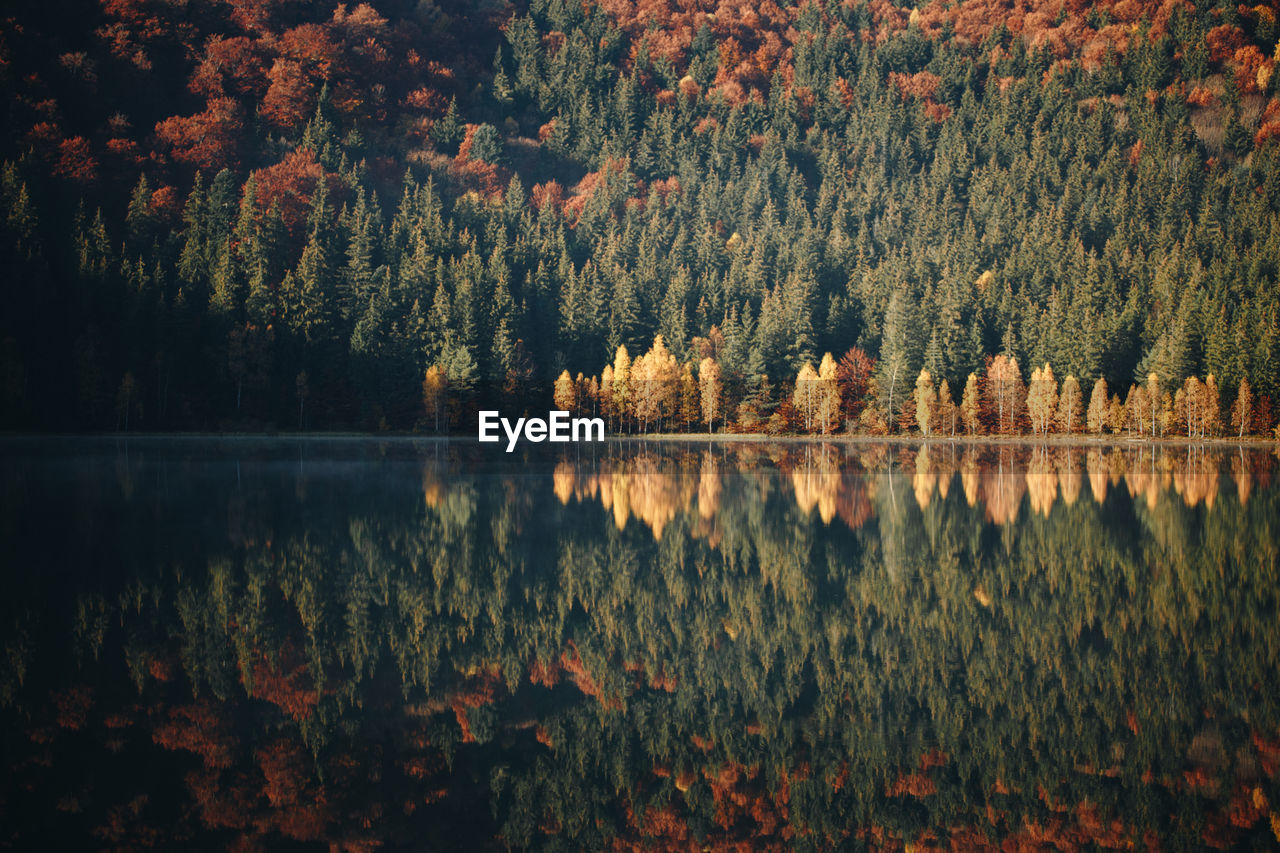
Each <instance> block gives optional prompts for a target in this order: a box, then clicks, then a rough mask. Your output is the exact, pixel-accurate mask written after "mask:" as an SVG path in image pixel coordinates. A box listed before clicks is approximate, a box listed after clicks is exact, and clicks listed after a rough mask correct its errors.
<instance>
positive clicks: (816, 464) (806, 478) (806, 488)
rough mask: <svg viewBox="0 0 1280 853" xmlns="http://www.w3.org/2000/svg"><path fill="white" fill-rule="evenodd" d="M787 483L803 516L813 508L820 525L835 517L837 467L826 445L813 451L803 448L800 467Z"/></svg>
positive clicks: (838, 486)
mask: <svg viewBox="0 0 1280 853" xmlns="http://www.w3.org/2000/svg"><path fill="white" fill-rule="evenodd" d="M791 484H792V487H793V488H794V490H795V498H796V505H797V506H799V507H800V511H801V512H803V513H805V514H806V515H807V514H809V513H810V512H813V508H814V507H817V508H818V515H819V517H821V518H822V523H823V524H830V523H831V519H833V518H835V516H836V502H837V500H838V499H839V495H840V473H839V464H838V463H837V462H836V461H835V454H834V453H833V452H832V450H831V448H830V446H829V445H826V444H824V445H822V446H821V448H819V449H818V451H816V452H810V448H808V447H806V448H805V453H804V458H803V460H802V462H801V464H799V465H797V466H796V467H795V468H793V469H792V471H791Z"/></svg>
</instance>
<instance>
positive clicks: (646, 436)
mask: <svg viewBox="0 0 1280 853" xmlns="http://www.w3.org/2000/svg"><path fill="white" fill-rule="evenodd" d="M77 439H80V440H101V439H114V440H117V441H120V440H123V441H129V440H131V439H166V440H182V441H187V440H193V441H194V440H202V441H210V440H321V441H323V440H356V441H367V440H376V441H442V442H457V443H472V444H475V443H478V441H477V438H476V436H474V435H472V434H470V433H465V434H453V435H427V434H423V433H412V432H359V431H335V432H324V431H314V430H312V431H306V432H252V431H250V432H128V433H123V432H84V433H80V432H51V433H39V432H30V433H24V432H15V433H0V442H3V441H65V440H77ZM647 441H653V442H662V443H668V444H716V443H719V444H845V445H886V444H894V445H904V446H919V445H930V446H934V445H936V446H945V445H959V446H984V445H1009V446H1018V447H1084V448H1088V447H1215V448H1229V447H1239V448H1247V449H1250V450H1269V449H1273V448H1274V449H1276V450H1277V451H1280V439H1274V438H1263V437H1261V436H1246V437H1244V438H1232V437H1226V436H1217V437H1214V438H1203V439H1191V438H1187V437H1185V436H1169V437H1163V438H1150V437H1137V436H1092V435H1088V436H1086V435H1052V436H1047V437H1045V438H1036V437H1032V436H1025V435H1019V436H998V435H956V436H950V435H948V436H928V437H926V436H923V435H856V434H854V435H851V434H847V433H841V434H834V435H827V436H822V435H794V434H792V435H768V434H767V433H736V432H725V433H706V432H703V433H672V432H662V433H637V434H634V435H626V434H618V433H610V434H607V435H606V436H605V437H604V441H603V442H599V441H595V442H590V441H584V442H580V443H581V444H601V443H626V442H647Z"/></svg>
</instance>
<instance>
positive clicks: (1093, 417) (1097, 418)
mask: <svg viewBox="0 0 1280 853" xmlns="http://www.w3.org/2000/svg"><path fill="white" fill-rule="evenodd" d="M1110 406H1111V397H1110V393H1109V392H1108V391H1107V380H1106V379H1104V378H1102V377H1101V376H1099V377H1098V379H1097V380H1096V381H1095V382H1094V383H1093V391H1092V393H1090V395H1089V409H1088V412H1087V413H1086V414H1085V426H1086V428H1087V429H1088V430H1089V432H1091V433H1093V434H1094V435H1101V434H1102V431H1103V430H1104V429H1106V428H1107V421H1108V418H1109V417H1110V413H1111V409H1110Z"/></svg>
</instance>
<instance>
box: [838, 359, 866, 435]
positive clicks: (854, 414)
mask: <svg viewBox="0 0 1280 853" xmlns="http://www.w3.org/2000/svg"><path fill="white" fill-rule="evenodd" d="M874 372H875V360H874V359H873V358H871V357H870V356H869V355H867V354H866V353H865V352H863V351H862V350H861V349H859V348H858V347H853V348H851V349H850V350H849V351H848V352H846V353H845V354H844V355H843V356H841V357H840V361H839V363H837V364H836V385H837V390H838V391H839V394H840V403H841V409H842V411H843V413H844V418H845V420H847V421H849V422H851V423H857V421H858V418H859V416H860V415H861V414H862V410H863V408H864V407H865V406H866V400H867V394H868V392H869V391H870V389H871V377H872V374H873V373H874Z"/></svg>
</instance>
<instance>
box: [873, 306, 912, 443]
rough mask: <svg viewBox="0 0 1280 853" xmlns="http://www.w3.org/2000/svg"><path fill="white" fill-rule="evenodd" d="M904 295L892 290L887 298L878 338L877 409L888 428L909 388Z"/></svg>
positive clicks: (894, 420)
mask: <svg viewBox="0 0 1280 853" xmlns="http://www.w3.org/2000/svg"><path fill="white" fill-rule="evenodd" d="M905 300H906V297H905V296H904V295H903V294H902V293H901V292H900V291H895V292H894V294H893V296H892V297H890V299H889V307H888V309H887V310H886V311H885V316H884V331H883V333H882V334H881V340H880V359H879V362H878V366H877V372H876V385H877V389H878V393H879V397H880V401H879V402H880V408H881V410H882V411H883V413H884V419H885V421H886V422H887V423H889V424H890V428H892V425H893V424H894V423H895V422H896V420H897V415H898V410H899V409H901V407H902V405H903V403H904V402H905V399H906V393H907V392H906V389H907V388H908V387H910V385H909V383H910V380H909V379H908V378H907V372H908V371H909V370H910V364H909V363H908V360H907V359H908V345H907V308H906V305H905Z"/></svg>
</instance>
